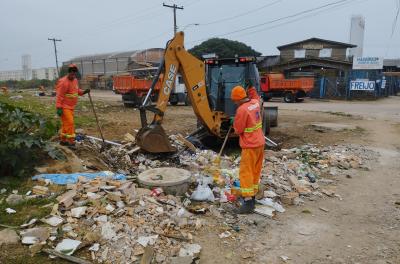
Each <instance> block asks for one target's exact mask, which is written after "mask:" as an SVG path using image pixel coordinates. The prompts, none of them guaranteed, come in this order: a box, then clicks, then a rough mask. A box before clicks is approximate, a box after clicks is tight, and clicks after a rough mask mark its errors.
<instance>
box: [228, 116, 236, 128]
mask: <svg viewBox="0 0 400 264" xmlns="http://www.w3.org/2000/svg"><path fill="white" fill-rule="evenodd" d="M233 123H235V117H233V116H232V117H230V118H229V124H230V125H231V126H233Z"/></svg>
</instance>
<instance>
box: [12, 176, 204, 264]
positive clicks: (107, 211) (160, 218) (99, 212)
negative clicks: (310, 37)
mask: <svg viewBox="0 0 400 264" xmlns="http://www.w3.org/2000/svg"><path fill="white" fill-rule="evenodd" d="M45 188H46V187H44V188H43V189H45ZM43 195H45V194H43ZM38 222H39V221H38V220H37V219H32V220H30V221H29V222H28V223H26V224H25V225H23V226H21V227H22V228H28V229H25V230H23V231H21V233H20V235H21V241H22V243H23V244H26V245H31V250H33V251H39V250H41V248H42V247H50V248H52V247H54V248H55V250H56V251H57V252H60V253H63V254H66V255H71V254H73V253H74V252H75V251H76V250H79V249H81V248H87V250H88V252H90V255H91V259H92V260H93V261H96V262H99V263H103V262H104V263H132V262H134V261H136V260H139V259H140V258H141V257H142V255H143V254H150V253H154V254H151V256H150V260H151V259H154V260H155V263H166V262H167V261H168V263H169V262H170V261H172V260H173V258H190V259H195V258H197V257H198V256H199V253H200V250H201V247H200V245H198V244H195V243H193V234H194V232H196V230H198V229H199V228H201V227H202V221H201V220H200V219H198V218H197V217H195V216H194V215H193V214H191V213H189V212H188V211H187V210H186V209H184V207H183V206H182V204H181V202H180V200H179V199H178V198H177V197H174V196H171V195H164V194H160V192H157V193H154V192H151V191H150V190H148V189H142V188H137V187H135V185H134V184H133V183H132V182H130V181H115V180H107V179H100V178H96V179H94V180H87V179H86V178H83V177H82V178H80V179H79V182H78V183H76V184H69V185H67V190H66V192H65V193H63V194H62V195H60V196H58V197H57V203H55V204H54V205H53V207H52V212H51V214H50V215H49V216H48V217H45V218H44V219H40V222H42V223H44V224H46V225H47V226H41V227H33V226H35V225H36V224H37V223H38ZM46 245H47V246H46ZM146 252H147V253H146ZM148 252H150V253H148ZM171 258H172V259H171ZM149 263H150V262H149Z"/></svg>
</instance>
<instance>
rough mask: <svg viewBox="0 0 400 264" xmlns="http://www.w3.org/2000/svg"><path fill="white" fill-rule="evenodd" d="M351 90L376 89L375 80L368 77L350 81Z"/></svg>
mask: <svg viewBox="0 0 400 264" xmlns="http://www.w3.org/2000/svg"><path fill="white" fill-rule="evenodd" d="M350 90H351V91H375V82H374V81H370V80H368V79H358V80H355V81H350Z"/></svg>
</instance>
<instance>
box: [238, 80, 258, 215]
mask: <svg viewBox="0 0 400 264" xmlns="http://www.w3.org/2000/svg"><path fill="white" fill-rule="evenodd" d="M248 94H249V96H247V94H246V91H245V89H244V88H243V87H242V86H236V87H234V88H233V89H232V92H231V99H232V101H233V102H234V103H235V104H236V105H238V108H237V110H236V115H235V117H234V118H231V124H232V125H233V128H234V129H235V133H236V134H238V135H239V144H240V147H241V148H242V154H241V161H240V169H239V179H240V192H241V195H242V197H243V202H242V204H241V207H240V208H239V209H238V211H237V213H239V214H249V213H252V212H253V211H254V209H255V195H256V193H257V192H258V186H259V182H260V176H261V169H262V164H263V160H264V145H265V138H264V134H263V131H262V121H261V120H262V118H261V112H260V100H259V97H258V95H257V92H256V91H255V89H254V88H253V87H252V88H250V89H249V90H248Z"/></svg>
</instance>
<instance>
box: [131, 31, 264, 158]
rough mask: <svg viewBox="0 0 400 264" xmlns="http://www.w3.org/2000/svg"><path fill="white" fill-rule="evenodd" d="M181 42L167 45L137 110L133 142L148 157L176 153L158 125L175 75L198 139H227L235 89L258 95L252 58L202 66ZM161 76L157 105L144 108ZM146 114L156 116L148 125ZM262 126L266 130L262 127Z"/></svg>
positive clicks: (178, 36)
mask: <svg viewBox="0 0 400 264" xmlns="http://www.w3.org/2000/svg"><path fill="white" fill-rule="evenodd" d="M183 41H184V33H183V32H177V33H176V35H175V36H174V38H173V39H171V40H170V41H168V42H167V45H166V48H165V53H164V56H163V59H162V61H161V63H160V67H159V68H158V70H157V73H156V76H155V79H154V80H153V83H152V86H151V88H150V90H149V92H148V94H147V96H146V98H145V100H144V101H143V104H142V106H141V107H140V108H139V109H140V119H141V124H142V128H141V129H140V130H139V132H138V134H137V136H136V142H137V144H138V145H139V146H140V148H141V149H142V150H144V151H147V152H151V153H163V152H174V151H176V150H175V148H174V147H173V146H172V145H171V143H170V142H169V139H168V137H167V135H166V133H165V131H164V129H163V128H162V126H161V123H162V120H163V116H164V114H165V111H166V108H167V105H168V99H169V96H170V94H171V90H172V89H173V85H174V83H175V78H176V76H177V74H178V73H180V74H181V75H182V77H183V80H184V83H185V86H186V89H187V96H188V97H189V99H190V102H191V105H192V107H193V110H194V113H195V114H196V116H197V119H198V123H199V125H198V126H199V129H198V130H197V131H196V132H195V133H194V134H195V135H196V136H199V137H204V136H206V135H211V136H214V137H217V138H221V139H222V138H224V137H225V136H226V134H227V132H228V130H229V126H230V125H229V118H230V117H231V116H234V115H235V111H236V107H235V105H234V103H233V102H232V101H231V99H230V94H231V90H232V89H233V87H234V86H236V85H242V86H243V87H249V86H250V85H252V86H254V87H255V88H256V90H257V91H258V92H260V83H259V75H258V70H257V67H256V64H255V59H254V57H236V58H231V59H217V58H214V59H207V60H205V61H204V62H203V61H201V60H199V59H197V58H196V57H194V56H193V55H191V54H190V53H189V52H187V51H186V50H185V47H184V45H183ZM160 74H163V77H162V78H163V79H162V85H161V88H160V90H159V95H158V101H157V104H156V106H149V105H147V104H146V103H147V100H149V97H150V95H151V93H152V90H153V89H154V87H155V85H156V83H157V80H158V78H159V76H160ZM261 105H262V104H261ZM146 111H151V112H153V113H154V114H155V115H154V118H153V120H152V122H151V123H150V124H148V123H147V118H146ZM263 121H264V118H263ZM263 123H265V122H263ZM263 126H264V127H265V124H263ZM194 134H192V135H194ZM230 136H235V135H234V134H232V135H230Z"/></svg>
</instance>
